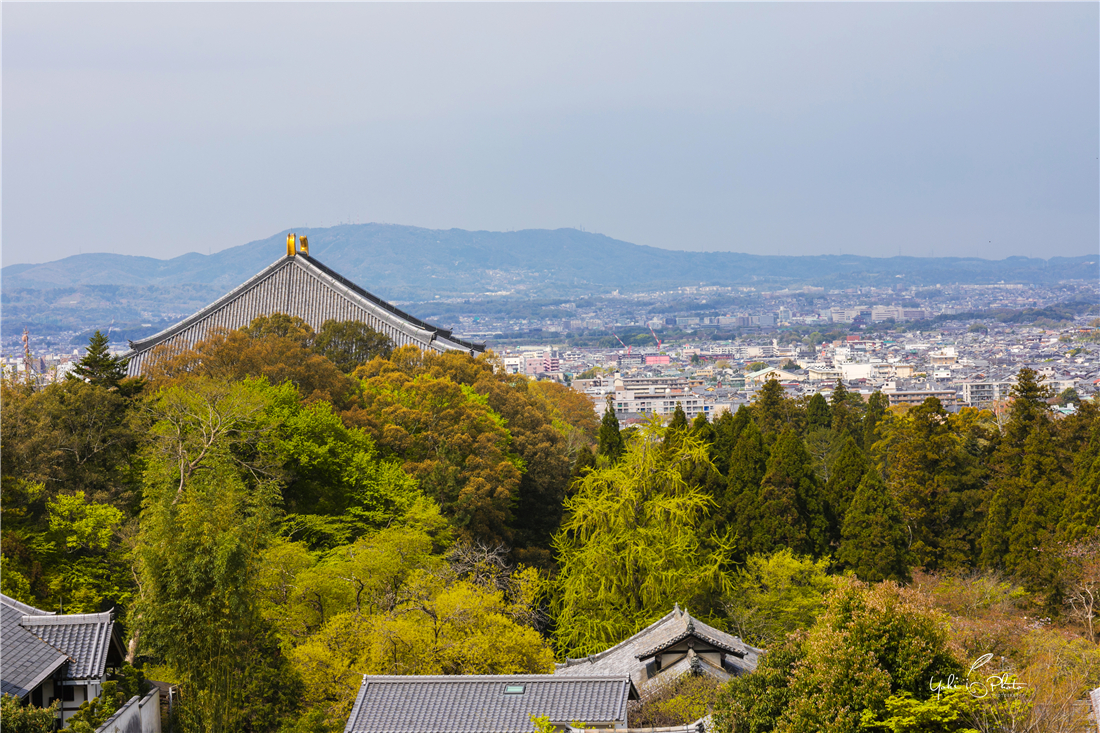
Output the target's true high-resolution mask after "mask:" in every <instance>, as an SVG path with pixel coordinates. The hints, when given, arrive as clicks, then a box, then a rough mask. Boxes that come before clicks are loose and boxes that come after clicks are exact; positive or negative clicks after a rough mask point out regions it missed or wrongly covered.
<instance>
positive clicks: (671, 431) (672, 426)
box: [664, 402, 688, 449]
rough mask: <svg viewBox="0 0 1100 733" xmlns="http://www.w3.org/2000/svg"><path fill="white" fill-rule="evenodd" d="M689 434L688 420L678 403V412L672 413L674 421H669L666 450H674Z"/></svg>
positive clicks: (666, 433) (666, 431)
mask: <svg viewBox="0 0 1100 733" xmlns="http://www.w3.org/2000/svg"><path fill="white" fill-rule="evenodd" d="M687 432H688V419H687V415H685V414H684V408H683V406H682V405H681V404H680V403H679V402H677V403H676V410H675V411H673V413H672V419H671V420H669V421H668V425H667V426H666V429H665V441H664V444H665V448H669V449H672V448H674V447H675V446H676V445H677V444H678V443H679V442H680V440H681V438H683V436H684V435H686V434H687Z"/></svg>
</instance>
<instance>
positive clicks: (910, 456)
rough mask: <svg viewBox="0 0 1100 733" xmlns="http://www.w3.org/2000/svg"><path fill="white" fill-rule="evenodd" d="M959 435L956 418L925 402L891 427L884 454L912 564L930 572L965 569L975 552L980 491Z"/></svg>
mask: <svg viewBox="0 0 1100 733" xmlns="http://www.w3.org/2000/svg"><path fill="white" fill-rule="evenodd" d="M963 433H964V431H963V430H962V429H961V425H960V418H959V416H957V415H950V414H948V412H947V411H946V410H945V409H944V407H943V405H942V404H941V403H940V401H939V400H938V399H936V398H935V397H929V398H928V399H926V400H925V401H924V402H923V403H921V404H920V405H918V406H917V407H914V408H913V409H911V410H909V411H908V412H907V413H906V414H905V416H904V417H903V418H901V420H900V421H899V422H898V423H896V429H895V431H894V436H893V440H891V441H890V448H889V450H888V452H887V461H886V466H887V471H888V476H887V484H888V485H889V487H890V490H891V492H893V494H894V496H895V497H897V500H898V503H899V505H900V506H901V512H902V516H903V517H904V519H905V522H906V524H908V525H909V527H910V529H911V530H912V532H913V538H912V546H911V548H910V549H911V550H912V553H913V556H914V557H913V561H914V563H915V564H917V565H919V566H921V567H924V568H927V569H930V570H940V569H950V568H962V567H967V566H968V565H970V564H971V562H972V559H973V557H974V554H975V551H976V543H977V539H978V534H979V532H980V526H981V513H980V512H981V505H982V503H983V499H984V497H985V489H984V487H983V486H982V482H981V475H980V474H981V470H982V469H981V466H980V465H979V464H978V461H977V459H976V458H975V457H974V456H972V455H970V454H969V453H968V452H967V451H966V444H965V440H964V434H963Z"/></svg>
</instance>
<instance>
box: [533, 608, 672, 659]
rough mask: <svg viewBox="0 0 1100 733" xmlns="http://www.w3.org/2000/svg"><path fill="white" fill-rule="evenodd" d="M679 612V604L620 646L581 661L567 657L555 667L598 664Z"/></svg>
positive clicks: (623, 641)
mask: <svg viewBox="0 0 1100 733" xmlns="http://www.w3.org/2000/svg"><path fill="white" fill-rule="evenodd" d="M679 610H680V605H679V604H676V607H675V608H674V609H673V610H671V611H669V612H668V613H666V614H665V615H664V616H661V618H659V619H657V620H656V621H654V622H653V623H651V624H650V625H649V626H646V627H645V628H644V629H642V630H641V631H639V632H637V633H635V634H633V635H632V636H629V637H627V638H625V639H623V640H622V641H620V642H619V643H618V644H616V645H615V646H612V647H608V648H607V649H604V650H603V651H602V652H597V653H595V654H589V655H588V656H587V657H581V658H580V659H572V660H571V659H570V658H569V657H566V661H565V662H564V663H561V664H560V665H558V664H556V665H555V667H558V668H561V669H564V668H565V667H568V666H571V665H570V664H569V662H570V661H573V662H575V663H584V662H592V663H595V662H598V661H600V660H601V659H603V658H604V657H606V656H607V655H609V654H611V652H613V651H615V650H616V649H618V648H619V647H621V646H625V645H626V644H629V643H630V642H632V641H634V639H636V638H637V637H639V636H641V635H642V634H645V633H646V632H648V631H652V630H653V629H655V628H656V627H658V626H660V625H661V624H663V623H664V622H665V621H668V620H669V619H671V618H672V617H673V616H674V615H675V614H676V612H677V611H679Z"/></svg>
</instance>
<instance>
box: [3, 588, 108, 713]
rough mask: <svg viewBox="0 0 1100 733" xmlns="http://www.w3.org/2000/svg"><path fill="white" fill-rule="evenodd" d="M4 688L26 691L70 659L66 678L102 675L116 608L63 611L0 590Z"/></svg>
mask: <svg viewBox="0 0 1100 733" xmlns="http://www.w3.org/2000/svg"><path fill="white" fill-rule="evenodd" d="M0 622H2V625H0V632H2V634H3V636H2V637H0V666H2V669H3V673H2V677H3V692H5V693H8V694H12V695H16V696H17V697H23V696H24V695H26V694H27V693H28V692H30V691H31V690H33V689H34V688H35V687H37V686H38V685H39V684H41V683H42V681H43V680H45V679H46V678H47V677H50V676H51V675H52V674H53V673H54V672H55V671H57V670H58V668H59V667H61V666H62V665H64V664H66V663H68V667H67V668H66V670H65V674H64V678H65V679H71V680H81V679H95V678H100V677H103V675H104V673H105V672H106V667H107V654H108V652H109V650H110V645H111V635H112V631H113V628H114V623H113V619H112V614H111V613H110V612H109V611H108V612H106V613H84V614H69V615H62V616H58V615H56V614H54V613H51V612H49V611H43V610H41V609H38V608H35V607H34V606H28V605H27V604H25V603H20V602H19V601H17V600H15V599H13V598H9V597H8V596H5V595H0Z"/></svg>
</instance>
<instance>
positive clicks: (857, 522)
mask: <svg viewBox="0 0 1100 733" xmlns="http://www.w3.org/2000/svg"><path fill="white" fill-rule="evenodd" d="M908 541H909V535H908V530H907V529H906V527H905V524H904V522H903V521H902V518H901V510H900V509H899V508H898V503H897V501H896V500H895V499H894V497H893V495H892V494H891V493H890V492H889V491H887V490H886V486H885V485H884V484H883V483H882V479H880V478H879V476H878V471H875V470H871V471H868V472H867V473H866V475H864V477H863V481H861V482H860V484H859V488H858V489H856V494H855V496H854V497H853V498H852V503H851V505H850V506H849V507H848V513H847V514H845V515H844V524H843V526H842V528H841V533H840V549H839V550H838V551H837V560H839V561H840V562H841V563H842V564H843V565H844V567H845V568H847V569H849V570H852V571H853V572H855V574H856V577H858V578H859V579H860V580H863V581H866V582H869V583H878V582H880V581H883V580H896V581H899V582H905V581H907V580H909V564H908V562H907V560H908V558H907V554H908V553H907V552H906V545H907V544H908Z"/></svg>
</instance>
